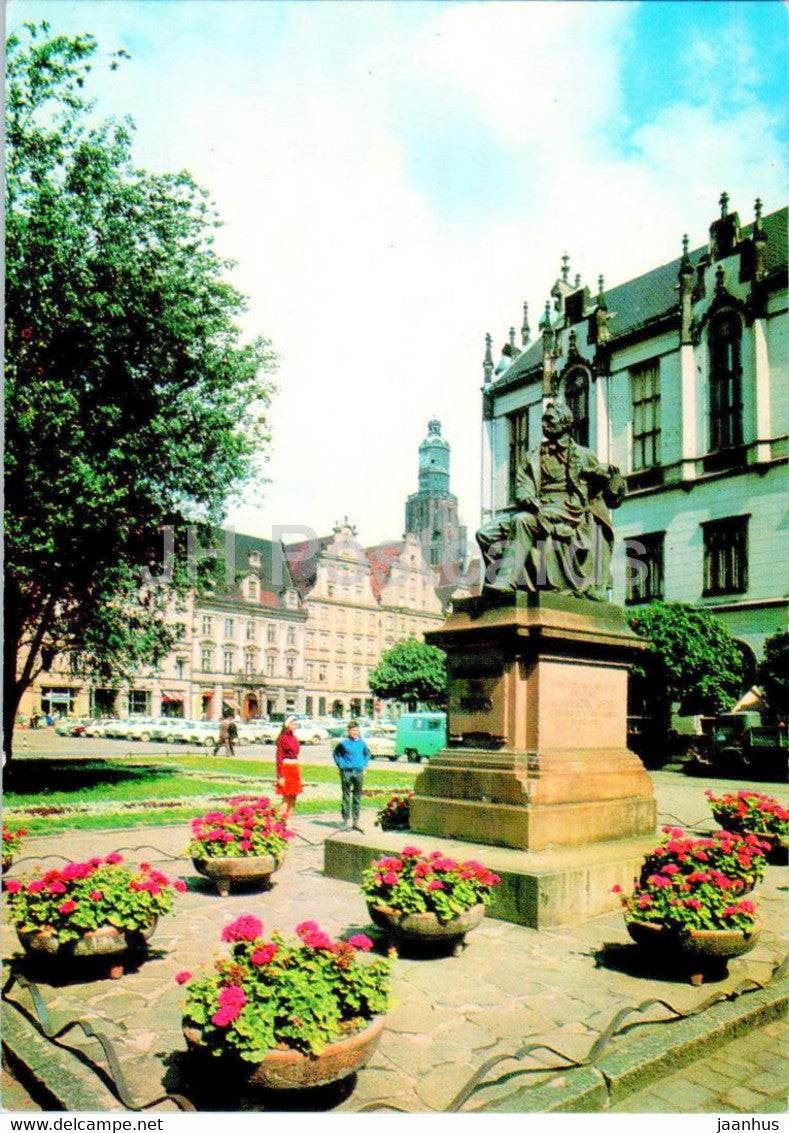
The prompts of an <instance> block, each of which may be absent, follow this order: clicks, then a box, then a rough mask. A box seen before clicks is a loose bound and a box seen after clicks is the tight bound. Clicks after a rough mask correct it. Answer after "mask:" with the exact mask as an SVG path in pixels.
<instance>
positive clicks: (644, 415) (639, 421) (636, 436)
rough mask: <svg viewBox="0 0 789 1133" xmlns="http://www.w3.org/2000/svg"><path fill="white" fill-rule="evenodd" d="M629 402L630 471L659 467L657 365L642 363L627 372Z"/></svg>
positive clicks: (654, 363) (658, 365)
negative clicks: (631, 420) (631, 402)
mask: <svg viewBox="0 0 789 1133" xmlns="http://www.w3.org/2000/svg"><path fill="white" fill-rule="evenodd" d="M630 393H631V397H632V400H633V459H632V471H633V472H640V471H641V470H642V469H644V468H654V466H655V465H657V464H660V363H659V362H657V361H651V362H646V363H645V364H644V365H642V366H634V367H633V369H632V370H631V371H630Z"/></svg>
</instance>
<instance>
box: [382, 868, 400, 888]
mask: <svg viewBox="0 0 789 1133" xmlns="http://www.w3.org/2000/svg"><path fill="white" fill-rule="evenodd" d="M399 880H400V878H399V877H398V876H397V874H396V873H393V872H392V871H391V870H389V871H388V872H387V873H385V874H384V876H383V881H384V885H397V883H398V881H399Z"/></svg>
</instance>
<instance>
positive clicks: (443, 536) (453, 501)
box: [405, 417, 466, 566]
mask: <svg viewBox="0 0 789 1133" xmlns="http://www.w3.org/2000/svg"><path fill="white" fill-rule="evenodd" d="M405 531H406V534H407V535H416V536H417V537H418V539H419V541H420V543H421V544H422V547H423V549H424V552H425V557H426V558H427V560H428V562H429V563H430V564H431V565H432V566H439V565H442V564H449V563H462V562H465V558H466V528H465V527H462V526H461V525H460V520H459V518H458V501H457V497H456V496H453V495H452V493H451V492H450V490H449V441H447V440H445V439H444V437H442V436H441V422H440V421H438V420H437V419H436V418H435V417H434V418H433V420H432V421H429V422H428V425H427V436H426V437H425V439H424V440H423V441H422V443H421V444H420V446H419V490H418V491H417V492H415V493H414V494H413V495H411V496H409V497H408V500H407V501H406V505H405Z"/></svg>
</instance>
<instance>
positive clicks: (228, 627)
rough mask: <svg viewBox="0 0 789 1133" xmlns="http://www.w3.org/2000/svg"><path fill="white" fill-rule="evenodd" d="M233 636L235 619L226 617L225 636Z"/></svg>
mask: <svg viewBox="0 0 789 1133" xmlns="http://www.w3.org/2000/svg"><path fill="white" fill-rule="evenodd" d="M232 636H233V619H232V618H225V637H232Z"/></svg>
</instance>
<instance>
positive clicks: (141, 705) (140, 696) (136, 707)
mask: <svg viewBox="0 0 789 1133" xmlns="http://www.w3.org/2000/svg"><path fill="white" fill-rule="evenodd" d="M150 711H151V694H150V692H148V691H147V690H145V689H138V688H133V689H132V690H131V691H130V692H129V715H130V716H147V715H148V713H149V712H150Z"/></svg>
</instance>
